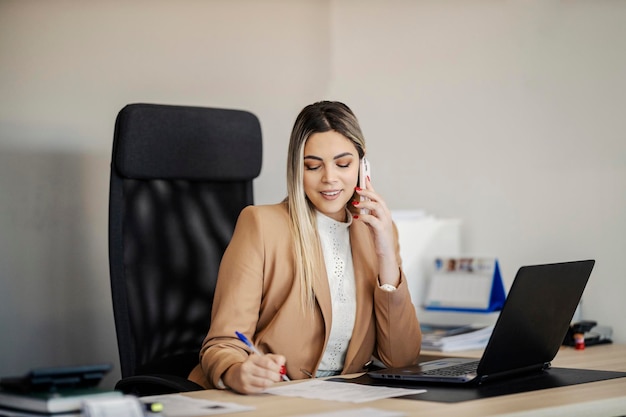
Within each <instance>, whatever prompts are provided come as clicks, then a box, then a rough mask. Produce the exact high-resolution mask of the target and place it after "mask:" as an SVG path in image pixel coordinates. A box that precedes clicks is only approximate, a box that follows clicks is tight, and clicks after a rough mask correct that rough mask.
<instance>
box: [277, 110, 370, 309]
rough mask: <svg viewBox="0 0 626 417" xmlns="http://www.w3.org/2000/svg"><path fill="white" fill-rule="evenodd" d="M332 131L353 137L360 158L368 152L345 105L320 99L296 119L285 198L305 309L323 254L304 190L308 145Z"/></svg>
mask: <svg viewBox="0 0 626 417" xmlns="http://www.w3.org/2000/svg"><path fill="white" fill-rule="evenodd" d="M328 131H335V132H337V133H340V134H342V135H343V136H345V137H346V138H347V139H348V140H350V141H351V142H352V143H353V144H354V146H355V147H356V149H357V152H358V154H359V160H360V159H361V158H363V156H364V155H365V140H364V138H363V133H362V132H361V128H360V126H359V122H358V120H357V118H356V116H355V115H354V113H353V112H352V110H350V108H349V107H348V106H346V105H345V104H343V103H340V102H337V101H320V102H317V103H314V104H310V105H308V106H306V107H305V108H304V109H302V111H301V112H300V114H299V115H298V117H297V118H296V121H295V123H294V126H293V130H292V131H291V138H290V140H289V150H288V155H287V198H286V199H285V200H286V201H287V203H288V207H289V221H290V228H291V234H292V236H293V241H294V255H295V261H296V272H297V273H298V274H297V275H298V276H299V277H300V284H301V288H302V292H301V298H302V303H301V305H302V307H303V309H304V310H307V309H312V308H313V306H314V301H315V294H314V293H313V281H314V279H315V277H316V276H317V274H316V271H315V268H314V266H315V260H316V259H320V258H321V256H322V254H321V247H320V244H319V236H318V233H317V225H316V220H315V207H314V206H313V204H312V203H311V202H310V201H309V200H308V198H307V197H306V194H305V192H304V145H305V144H306V141H307V140H308V139H309V137H310V136H311V135H312V134H314V133H323V132H328ZM355 185H356V184H355Z"/></svg>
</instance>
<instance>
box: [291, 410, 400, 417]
mask: <svg viewBox="0 0 626 417" xmlns="http://www.w3.org/2000/svg"><path fill="white" fill-rule="evenodd" d="M405 415H406V414H404V413H403V412H401V411H388V410H381V409H380V408H357V409H354V410H337V411H328V412H325V413H315V414H303V415H301V416H300V417H402V416H405Z"/></svg>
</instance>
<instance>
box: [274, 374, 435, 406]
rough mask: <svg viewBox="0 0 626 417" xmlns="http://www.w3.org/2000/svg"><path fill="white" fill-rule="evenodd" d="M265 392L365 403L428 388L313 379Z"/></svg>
mask: <svg viewBox="0 0 626 417" xmlns="http://www.w3.org/2000/svg"><path fill="white" fill-rule="evenodd" d="M265 392H266V393H268V394H274V395H283V396H286V397H302V398H310V399H314V400H329V401H344V402H352V403H363V402H366V401H374V400H380V399H383V398H392V397H401V396H403V395H411V394H421V393H424V392H426V390H423V389H407V388H390V387H380V386H371V385H361V384H351V383H346V382H335V381H325V380H319V379H314V380H311V381H305V382H300V383H298V384H286V385H280V386H275V387H272V388H269V389H267V390H265Z"/></svg>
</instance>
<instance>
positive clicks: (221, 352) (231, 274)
mask: <svg viewBox="0 0 626 417" xmlns="http://www.w3.org/2000/svg"><path fill="white" fill-rule="evenodd" d="M263 241H264V239H263V229H262V227H261V222H260V216H259V214H258V211H257V210H255V207H253V206H248V207H246V208H245V209H244V210H243V211H242V212H241V214H240V215H239V219H238V220H237V225H236V227H235V231H234V234H233V237H232V239H231V242H230V244H229V246H228V248H227V249H226V251H225V252H224V256H223V257H222V261H221V264H220V269H219V273H218V280H217V285H216V289H215V297H214V301H213V309H212V318H211V328H210V329H209V332H208V334H207V336H206V338H205V340H204V342H203V344H202V348H201V350H200V363H201V367H202V371H203V372H204V374H205V376H206V378H207V380H208V382H209V384H210V386H212V387H218V381H219V380H220V378H221V377H222V375H223V374H224V372H226V370H227V369H228V368H230V367H231V366H232V365H234V364H236V363H239V362H243V361H245V360H246V358H247V356H248V353H247V350H246V347H245V345H244V344H243V343H242V342H241V341H239V339H238V338H237V337H236V335H235V331H239V332H242V333H244V334H245V335H247V336H248V338H250V339H251V338H252V335H253V334H254V332H255V328H256V324H257V320H258V317H259V309H260V303H261V296H262V291H263V262H264V257H263V253H264V249H263Z"/></svg>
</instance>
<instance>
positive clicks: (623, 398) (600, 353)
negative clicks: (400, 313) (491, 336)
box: [186, 345, 626, 417]
mask: <svg viewBox="0 0 626 417" xmlns="http://www.w3.org/2000/svg"><path fill="white" fill-rule="evenodd" d="M425 353H426V352H425ZM480 354H481V352H480V351H468V352H463V353H455V355H457V356H467V357H479V356H480ZM553 366H555V367H562V368H585V369H597V370H606V371H623V372H626V345H601V346H593V347H588V348H587V349H585V350H582V351H579V350H575V349H573V348H571V347H563V348H561V350H560V351H559V353H558V354H557V356H556V358H555V360H554V361H553ZM186 395H189V396H192V397H195V398H206V399H211V400H214V401H228V402H235V403H239V404H246V405H251V406H254V407H255V408H256V409H255V410H254V411H250V412H244V413H236V414H232V415H233V416H241V417H249V416H255V417H256V416H259V417H263V416H267V417H280V416H299V415H306V414H312V413H321V412H329V411H338V410H347V409H355V408H364V407H372V408H378V409H383V410H396V411H402V412H404V413H405V415H407V416H422V417H423V416H428V417H431V416H434V417H438V416H440V417H446V416H456V417H458V416H460V417H473V416H507V417H519V416H531V415H532V416H533V417H544V416H563V415H567V416H581V417H582V416H584V417H588V416H594V417H603V416H607V417H615V416H624V415H626V378H618V379H613V380H608V381H599V382H591V383H587V384H579V385H573V386H569V387H561V388H552V389H547V390H541V391H533V392H527V393H522V394H514V395H506V396H500V397H494V398H487V399H481V400H475V401H466V402H461V403H453V404H445V403H435V402H429V401H416V400H403V399H384V400H378V401H371V402H366V403H361V404H352V403H346V402H338V401H319V400H308V399H304V398H293V397H280V396H275V395H269V394H260V395H238V394H235V393H233V392H230V391H219V390H208V391H198V392H193V393H188V394H186Z"/></svg>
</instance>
